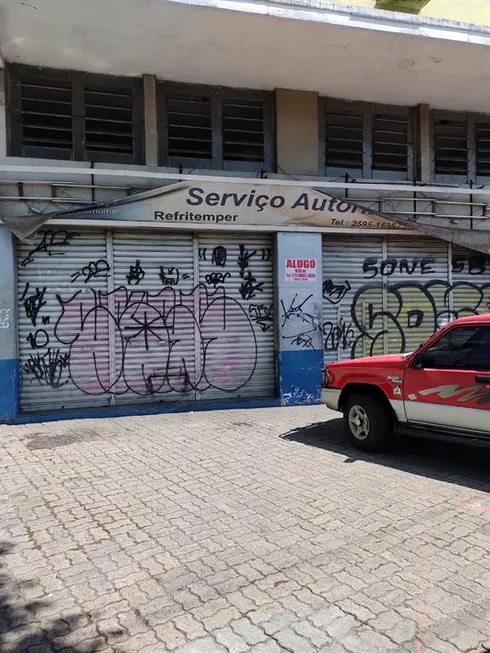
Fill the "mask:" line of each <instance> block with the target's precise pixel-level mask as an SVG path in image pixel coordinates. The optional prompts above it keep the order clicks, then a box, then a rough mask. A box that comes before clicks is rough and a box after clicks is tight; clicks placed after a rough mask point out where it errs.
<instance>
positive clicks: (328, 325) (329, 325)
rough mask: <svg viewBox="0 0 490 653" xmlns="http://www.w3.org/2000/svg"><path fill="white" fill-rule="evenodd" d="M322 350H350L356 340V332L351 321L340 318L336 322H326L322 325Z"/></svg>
mask: <svg viewBox="0 0 490 653" xmlns="http://www.w3.org/2000/svg"><path fill="white" fill-rule="evenodd" d="M322 330H323V349H324V350H325V351H338V350H339V349H340V350H345V349H350V348H351V347H352V346H353V344H354V342H355V340H356V331H355V329H354V328H353V324H352V322H351V321H347V320H344V318H343V317H340V319H339V320H338V322H333V321H331V320H327V321H326V322H324V323H323V327H322Z"/></svg>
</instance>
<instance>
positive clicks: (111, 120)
mask: <svg viewBox="0 0 490 653" xmlns="http://www.w3.org/2000/svg"><path fill="white" fill-rule="evenodd" d="M85 147H86V149H87V152H94V153H95V152H97V153H107V154H114V153H115V154H123V155H127V156H128V158H130V159H132V158H133V93H132V89H130V88H129V89H124V88H117V87H113V88H111V87H106V86H102V87H100V86H90V85H87V86H85Z"/></svg>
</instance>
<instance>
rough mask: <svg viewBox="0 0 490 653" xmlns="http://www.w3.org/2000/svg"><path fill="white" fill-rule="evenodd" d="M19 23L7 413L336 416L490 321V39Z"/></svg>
mask: <svg viewBox="0 0 490 653" xmlns="http://www.w3.org/2000/svg"><path fill="white" fill-rule="evenodd" d="M353 4H355V3H353ZM358 4H359V5H360V4H361V3H358ZM378 4H380V3H378ZM426 4H427V6H429V4H431V3H426ZM0 5H4V6H3V7H2V8H3V9H4V15H5V21H4V22H5V30H4V35H3V37H2V43H1V51H2V53H3V55H4V57H5V61H4V62H3V70H2V98H3V99H4V102H2V111H1V114H0V147H1V148H2V151H1V155H2V156H1V157H0V175H1V176H0V183H1V186H0V191H1V195H0V217H1V218H2V221H3V226H1V227H0V250H1V256H0V270H1V275H0V299H1V303H0V420H2V421H16V420H34V419H39V418H41V417H42V418H43V419H48V418H58V417H68V416H76V415H80V416H83V415H94V414H96V415H100V414H106V413H107V414H112V415H114V414H118V413H124V412H128V411H129V412H134V411H144V412H147V411H161V410H179V409H196V408H205V407H214V406H231V405H237V404H238V405H242V406H253V405H274V404H277V405H281V404H282V405H287V404H299V403H314V402H316V401H318V399H319V388H320V384H321V380H322V368H323V365H324V362H325V361H332V360H342V359H346V358H352V357H358V356H363V355H371V354H376V353H388V352H405V351H409V350H411V349H413V348H414V347H415V346H417V345H418V344H419V343H420V342H421V341H422V340H424V339H425V338H426V337H428V336H429V335H431V334H432V333H434V331H435V330H436V329H437V328H438V327H439V326H441V325H442V324H444V323H446V322H447V321H448V320H451V319H454V318H455V317H460V316H463V315H467V314H471V313H478V312H486V311H488V310H490V258H489V256H488V255H489V252H490V249H489V243H490V240H489V234H490V221H489V220H488V217H487V204H488V200H489V197H490V192H489V190H488V184H489V181H490V106H489V105H488V99H487V94H486V90H485V86H484V83H485V80H486V78H487V76H488V73H487V69H488V66H487V61H486V59H487V58H488V57H489V54H488V52H490V50H489V47H490V30H488V31H487V29H486V28H484V27H482V28H477V27H474V26H473V27H472V26H469V25H461V24H456V23H449V22H447V21H446V22H445V23H444V24H443V25H441V23H440V21H436V20H430V19H425V18H420V17H417V16H403V15H402V14H399V15H397V16H398V17H397V18H396V20H395V19H394V18H393V16H395V14H391V13H389V12H388V11H378V10H375V9H373V8H372V7H371V6H368V7H367V8H365V7H362V6H358V7H354V8H352V7H350V8H346V7H342V6H340V5H339V4H337V5H331V4H328V3H323V4H321V3H317V5H315V6H313V5H312V3H308V4H306V3H305V4H301V3H297V4H295V5H291V4H290V3H286V2H285V3H283V5H277V6H274V7H270V6H267V5H264V7H263V11H262V10H259V9H260V6H259V5H256V6H254V8H252V7H250V6H249V5H246V4H244V3H240V2H237V3H235V4H233V3H232V4H230V5H229V7H227V9H223V8H220V7H218V6H217V5H215V4H214V3H212V2H209V3H204V2H196V3H195V4H193V3H189V2H186V3H182V4H181V3H175V2H172V3H165V2H163V3H162V2H158V3H157V2H143V0H124V2H121V1H118V2H116V1H115V0H114V1H112V0H107V1H106V2H104V3H100V11H99V12H98V13H97V15H90V14H88V13H87V12H86V11H83V7H82V5H83V2H81V1H79V0H72V2H71V3H70V8H69V10H68V11H67V13H66V15H62V16H59V17H58V19H57V20H56V21H53V20H52V16H53V11H54V5H55V2H54V0H39V2H37V9H36V11H34V10H33V9H32V8H30V7H28V6H27V5H26V4H22V5H21V4H19V6H17V3H9V2H0ZM364 5H366V3H364ZM370 5H374V3H372V2H371V3H370ZM116 8H117V10H118V12H119V13H118V18H119V20H118V21H117V24H115V23H114V15H115V11H116ZM143 9H144V11H143ZM424 10H425V8H424ZM53 42H55V43H57V44H58V45H57V47H56V48H54V49H53V48H52V47H51V44H52V43H53Z"/></svg>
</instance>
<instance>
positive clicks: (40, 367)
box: [23, 348, 70, 388]
mask: <svg viewBox="0 0 490 653" xmlns="http://www.w3.org/2000/svg"><path fill="white" fill-rule="evenodd" d="M68 364H69V354H68V353H63V352H61V350H60V349H51V348H50V349H48V350H47V351H46V352H45V353H44V354H41V353H38V354H31V355H30V356H29V358H28V359H27V361H26V362H25V363H24V365H23V371H24V375H25V376H26V377H28V378H29V381H30V382H31V383H32V382H33V381H36V382H37V383H39V385H42V386H50V387H51V388H60V387H61V386H63V385H65V384H66V383H68V381H69V380H70V379H69V378H68V377H65V375H64V373H65V370H66V369H67V368H68Z"/></svg>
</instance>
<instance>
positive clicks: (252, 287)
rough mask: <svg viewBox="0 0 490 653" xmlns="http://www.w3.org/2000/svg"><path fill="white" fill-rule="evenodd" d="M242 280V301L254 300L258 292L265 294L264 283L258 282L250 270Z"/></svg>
mask: <svg viewBox="0 0 490 653" xmlns="http://www.w3.org/2000/svg"><path fill="white" fill-rule="evenodd" d="M242 279H243V281H242V283H241V284H240V289H239V292H240V295H241V297H242V299H245V300H247V299H253V298H254V297H255V296H256V294H257V293H258V292H264V288H263V285H264V282H263V281H257V279H256V278H255V277H254V276H253V274H252V273H251V272H250V270H248V271H247V273H246V274H244V275H243V276H242Z"/></svg>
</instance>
